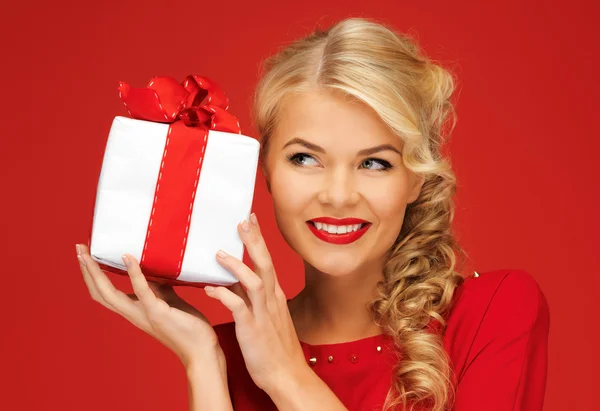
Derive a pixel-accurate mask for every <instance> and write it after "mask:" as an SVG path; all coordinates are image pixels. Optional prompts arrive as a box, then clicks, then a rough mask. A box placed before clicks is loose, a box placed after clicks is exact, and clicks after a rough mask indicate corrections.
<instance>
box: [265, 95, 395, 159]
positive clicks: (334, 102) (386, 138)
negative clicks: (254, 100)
mask: <svg viewBox="0 0 600 411" xmlns="http://www.w3.org/2000/svg"><path fill="white" fill-rule="evenodd" d="M271 138H272V139H273V141H271V142H270V144H271V145H272V147H273V148H275V149H280V150H281V149H283V148H284V146H285V145H286V144H287V143H288V142H289V141H290V140H291V139H302V140H305V141H308V142H311V143H313V144H317V145H319V146H321V147H324V148H325V149H326V150H327V149H328V148H329V149H333V148H336V149H340V148H348V149H351V150H361V149H364V148H367V147H371V146H374V145H380V144H393V145H395V146H397V147H398V148H401V147H402V141H401V139H400V138H399V137H398V136H396V135H395V134H394V133H392V131H391V130H390V129H389V128H388V127H387V125H386V124H385V123H384V122H383V121H382V120H381V118H380V117H379V115H378V114H377V113H376V112H375V111H374V110H373V109H372V108H370V107H369V106H367V105H366V104H364V103H362V102H360V101H358V100H356V99H351V98H348V97H346V96H344V95H343V94H341V93H333V92H327V91H309V92H303V93H295V94H293V95H290V96H288V97H287V98H286V99H285V101H284V102H283V103H282V107H281V110H280V117H279V119H278V121H277V125H276V127H275V130H274V132H273V134H272V136H271Z"/></svg>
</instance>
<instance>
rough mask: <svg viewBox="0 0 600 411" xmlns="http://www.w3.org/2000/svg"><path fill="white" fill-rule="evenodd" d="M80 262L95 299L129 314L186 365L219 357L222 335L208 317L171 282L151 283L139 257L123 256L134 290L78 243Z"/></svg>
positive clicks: (130, 319) (128, 318) (113, 309)
mask: <svg viewBox="0 0 600 411" xmlns="http://www.w3.org/2000/svg"><path fill="white" fill-rule="evenodd" d="M77 251H78V256H77V258H78V259H79V265H80V268H81V272H82V273H83V278H84V280H85V283H86V285H87V287H88V289H89V292H90V295H91V296H92V299H94V300H95V301H97V302H99V303H100V304H102V305H103V306H105V307H106V308H108V309H110V310H111V311H114V312H115V313H117V314H119V315H121V316H123V317H125V318H126V319H127V320H128V321H129V322H131V323H132V324H133V325H135V326H136V327H138V328H140V329H141V330H143V331H145V332H146V333H148V334H150V335H151V336H153V337H154V338H156V339H157V340H158V341H160V342H161V343H163V344H164V345H165V346H167V347H168V348H169V349H170V350H171V351H173V352H174V353H175V354H176V355H177V356H178V357H179V359H180V360H181V362H182V363H183V365H184V366H185V367H186V369H187V368H188V367H191V366H192V365H193V366H195V365H196V364H198V363H202V362H203V361H205V359H207V358H215V357H214V353H215V352H216V353H219V352H220V346H219V343H218V338H217V336H216V334H215V331H214V330H213V328H212V326H211V325H210V323H209V321H208V320H207V319H206V317H205V316H204V315H203V314H202V313H201V312H200V311H198V310H197V309H196V308H194V307H193V306H191V305H190V304H188V303H186V302H185V301H184V300H183V299H181V298H180V297H179V296H178V295H177V294H176V293H175V291H174V290H173V287H171V286H169V285H162V284H158V283H154V282H150V283H148V282H147V281H146V278H145V277H144V275H143V274H142V271H141V269H140V266H139V264H138V262H137V261H136V260H135V258H134V257H133V256H132V255H130V254H126V255H125V256H126V257H127V258H123V261H124V262H125V265H126V267H127V273H128V274H129V278H130V279H131V284H132V286H133V290H134V294H125V293H123V292H122V291H120V290H118V289H116V288H115V287H114V285H113V284H112V283H111V281H110V280H109V278H108V277H107V276H106V274H105V273H104V272H103V271H102V270H101V269H100V267H99V266H98V264H97V263H96V261H95V260H93V259H92V257H91V256H90V254H89V250H88V248H87V247H86V246H85V245H83V244H77Z"/></svg>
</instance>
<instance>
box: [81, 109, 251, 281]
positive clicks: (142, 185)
mask: <svg viewBox="0 0 600 411" xmlns="http://www.w3.org/2000/svg"><path fill="white" fill-rule="evenodd" d="M168 131H169V124H164V123H155V122H151V121H144V120H136V119H132V118H127V117H120V116H118V117H115V119H114V121H113V123H112V127H111V129H110V133H109V137H108V141H107V144H106V149H105V153H104V159H103V162H102V170H101V173H100V177H99V181H98V188H97V193H96V203H95V208H94V218H93V226H92V234H91V240H90V254H91V256H92V258H93V259H94V260H96V261H97V262H98V263H100V265H101V266H105V268H106V269H107V270H108V271H112V272H115V273H119V274H127V272H126V268H125V266H124V264H123V260H122V259H121V256H122V255H123V254H124V253H129V254H131V255H133V256H134V257H135V258H136V259H137V261H141V258H142V252H143V249H144V243H145V239H146V234H147V229H148V224H149V220H150V218H151V213H152V209H153V201H154V198H155V189H156V184H157V179H158V177H159V170H160V168H161V161H162V158H163V151H164V149H165V143H166V140H167V135H168ZM258 153H259V143H258V141H257V140H256V139H254V138H251V137H247V136H244V135H241V134H234V133H228V132H221V131H215V130H209V132H208V139H207V142H206V150H205V152H204V155H203V156H204V158H203V164H202V168H201V172H200V174H199V179H198V181H197V188H196V192H195V196H194V197H193V200H192V202H193V209H192V212H191V220H190V221H189V231H188V232H187V245H186V247H185V253H183V252H182V254H183V260H182V262H181V263H180V267H181V269H180V273H179V274H178V276H177V277H176V278H175V282H173V281H170V283H175V284H185V283H189V284H190V285H195V284H215V285H231V284H233V283H236V282H238V280H237V278H236V277H235V276H234V275H233V274H231V273H230V272H229V271H227V270H226V269H224V268H223V267H222V266H221V265H220V264H219V263H218V262H217V261H216V253H217V251H218V250H219V249H223V250H225V251H226V252H227V253H229V254H230V255H232V256H234V257H236V258H238V259H240V260H241V259H242V257H243V253H244V247H243V243H242V241H241V239H240V238H239V234H238V232H237V225H238V224H239V222H241V221H242V220H247V219H248V218H249V215H250V211H251V208H252V199H253V194H254V185H255V179H256V170H257V165H258ZM184 206H187V204H185V205H184ZM150 225H151V224H150ZM142 271H143V267H142ZM170 274H174V273H170ZM167 282H169V281H167Z"/></svg>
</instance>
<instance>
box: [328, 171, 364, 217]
mask: <svg viewBox="0 0 600 411" xmlns="http://www.w3.org/2000/svg"><path fill="white" fill-rule="evenodd" d="M351 174H352V173H349V172H347V171H344V170H341V169H338V170H335V171H332V172H331V173H329V175H328V176H327V177H326V178H325V179H324V180H323V183H322V184H323V186H322V187H321V188H320V192H319V195H318V200H319V201H320V202H321V203H322V204H329V205H331V206H333V207H334V208H343V207H348V206H352V205H355V204H356V203H358V201H359V199H360V195H359V193H358V190H357V186H356V182H355V181H354V177H353V176H352V175H351Z"/></svg>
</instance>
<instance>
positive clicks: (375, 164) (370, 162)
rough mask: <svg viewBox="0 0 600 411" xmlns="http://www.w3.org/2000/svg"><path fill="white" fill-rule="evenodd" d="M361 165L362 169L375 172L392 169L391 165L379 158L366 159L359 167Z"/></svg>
mask: <svg viewBox="0 0 600 411" xmlns="http://www.w3.org/2000/svg"><path fill="white" fill-rule="evenodd" d="M363 165H364V167H363V168H366V169H369V170H377V171H385V170H388V169H390V168H392V165H391V164H390V163H389V162H387V161H385V160H381V159H379V158H368V159H366V160H365V161H363V162H362V164H361V166H363Z"/></svg>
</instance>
